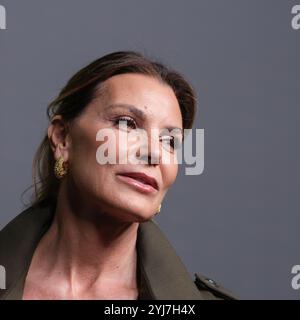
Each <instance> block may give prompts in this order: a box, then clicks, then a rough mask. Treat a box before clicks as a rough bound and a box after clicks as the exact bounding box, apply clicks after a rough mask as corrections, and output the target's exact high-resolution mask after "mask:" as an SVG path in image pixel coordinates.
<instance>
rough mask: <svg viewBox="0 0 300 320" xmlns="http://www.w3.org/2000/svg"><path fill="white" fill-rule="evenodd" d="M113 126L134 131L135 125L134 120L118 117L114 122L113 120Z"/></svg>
mask: <svg viewBox="0 0 300 320" xmlns="http://www.w3.org/2000/svg"><path fill="white" fill-rule="evenodd" d="M114 123H115V125H118V126H119V127H123V126H124V127H130V128H131V129H136V127H137V124H136V122H135V120H134V119H132V118H130V117H120V118H118V119H116V120H114Z"/></svg>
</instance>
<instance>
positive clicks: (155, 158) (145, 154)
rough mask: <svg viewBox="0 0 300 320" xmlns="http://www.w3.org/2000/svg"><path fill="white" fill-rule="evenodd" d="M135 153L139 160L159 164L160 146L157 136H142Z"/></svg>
mask: <svg viewBox="0 0 300 320" xmlns="http://www.w3.org/2000/svg"><path fill="white" fill-rule="evenodd" d="M136 155H137V157H138V158H139V160H140V161H142V162H145V163H147V164H153V165H155V164H159V163H160V162H161V147H160V142H159V136H158V137H156V136H153V135H148V136H147V137H145V136H144V138H143V139H141V143H140V145H139V149H138V151H137V153H136Z"/></svg>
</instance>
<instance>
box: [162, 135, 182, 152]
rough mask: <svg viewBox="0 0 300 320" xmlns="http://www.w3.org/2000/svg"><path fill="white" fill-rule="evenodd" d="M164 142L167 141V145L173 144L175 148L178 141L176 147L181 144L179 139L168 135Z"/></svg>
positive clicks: (172, 146)
mask: <svg viewBox="0 0 300 320" xmlns="http://www.w3.org/2000/svg"><path fill="white" fill-rule="evenodd" d="M162 142H163V143H167V145H168V146H169V145H170V146H171V148H172V149H175V143H176V148H177V147H178V146H179V140H178V139H175V137H173V136H166V137H165V138H163V139H162Z"/></svg>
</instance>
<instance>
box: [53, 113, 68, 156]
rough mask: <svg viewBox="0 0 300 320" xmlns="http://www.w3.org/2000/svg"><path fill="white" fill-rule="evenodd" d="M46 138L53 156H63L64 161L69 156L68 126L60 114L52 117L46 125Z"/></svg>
mask: <svg viewBox="0 0 300 320" xmlns="http://www.w3.org/2000/svg"><path fill="white" fill-rule="evenodd" d="M48 138H49V141H50V146H51V149H52V151H53V153H54V158H55V159H56V160H57V159H58V158H59V157H63V158H64V161H68V158H69V147H70V143H69V126H68V124H67V122H66V121H65V120H64V119H63V117H62V116H61V115H56V116H54V117H53V118H52V120H51V123H50V125H49V127H48Z"/></svg>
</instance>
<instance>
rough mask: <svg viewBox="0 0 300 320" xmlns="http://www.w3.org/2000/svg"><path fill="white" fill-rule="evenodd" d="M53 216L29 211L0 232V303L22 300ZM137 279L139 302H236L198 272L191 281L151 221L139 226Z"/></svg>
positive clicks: (49, 212)
mask: <svg viewBox="0 0 300 320" xmlns="http://www.w3.org/2000/svg"><path fill="white" fill-rule="evenodd" d="M53 216H54V210H53V209H51V208H50V207H48V206H44V207H36V208H29V209H27V210H25V211H23V212H21V213H20V214H19V215H18V216H17V217H16V218H15V219H13V220H12V221H11V222H10V223H9V224H8V225H7V226H6V227H5V228H4V229H3V230H2V231H0V265H2V266H3V267H4V268H5V270H6V284H5V289H0V299H1V300H16V299H17V300H18V299H22V296H23V288H24V283H25V279H26V275H27V272H28V269H29V266H30V262H31V259H32V256H33V253H34V251H35V248H36V247H37V245H38V243H39V241H40V239H41V237H42V236H43V234H44V233H45V232H46V231H47V230H48V228H49V227H50V225H51V222H52V219H53ZM137 277H138V278H137V279H138V288H139V298H138V299H140V300H162V299H169V300H178V299H184V300H203V299H235V297H233V296H232V295H231V294H230V293H229V292H228V291H227V290H225V289H224V288H222V287H221V286H220V285H218V284H217V283H216V282H215V281H213V280H211V279H207V278H205V277H203V276H201V275H200V274H199V273H195V279H194V280H193V279H192V278H191V277H190V275H189V273H188V271H187V269H186V267H185V266H184V264H183V262H182V261H181V259H180V258H179V256H178V255H177V254H176V252H175V250H174V248H173V247H172V246H171V244H170V243H169V241H168V240H167V239H166V237H165V236H164V235H163V233H162V231H161V230H160V228H159V227H158V225H157V223H156V222H154V221H153V220H149V221H147V222H143V223H140V225H139V228H138V234H137Z"/></svg>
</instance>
